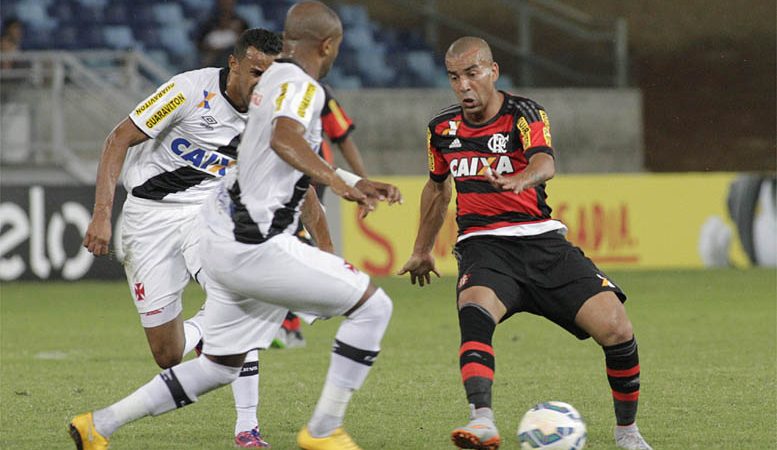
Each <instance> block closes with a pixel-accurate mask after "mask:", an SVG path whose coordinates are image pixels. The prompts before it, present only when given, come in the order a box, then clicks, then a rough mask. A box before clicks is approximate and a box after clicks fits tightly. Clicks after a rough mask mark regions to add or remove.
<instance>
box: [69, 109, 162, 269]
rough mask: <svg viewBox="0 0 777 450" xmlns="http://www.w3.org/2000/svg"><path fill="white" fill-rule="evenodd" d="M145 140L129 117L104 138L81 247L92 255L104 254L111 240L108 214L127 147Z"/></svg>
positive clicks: (109, 215)
mask: <svg viewBox="0 0 777 450" xmlns="http://www.w3.org/2000/svg"><path fill="white" fill-rule="evenodd" d="M146 140H148V136H147V135H146V134H145V133H143V132H142V131H140V129H138V127H137V126H135V124H134V123H132V121H131V120H130V119H129V118H126V119H124V120H123V121H122V122H120V123H119V124H118V125H116V127H115V128H114V129H113V131H111V134H109V135H108V137H107V138H106V139H105V143H104V144H103V150H102V154H101V155H100V164H99V167H98V169H97V183H96V186H95V194H94V210H93V211H92V221H91V222H90V223H89V227H88V228H87V229H86V235H85V236H84V241H83V245H84V247H86V248H87V249H88V250H89V252H90V253H93V254H94V255H95V256H101V255H107V254H108V247H109V243H110V241H111V211H112V209H113V199H114V196H115V195H116V183H117V182H118V181H119V176H120V175H121V169H122V167H123V166H124V159H125V157H126V156H127V151H128V150H129V148H130V147H132V146H134V145H137V144H140V143H141V142H143V141H146Z"/></svg>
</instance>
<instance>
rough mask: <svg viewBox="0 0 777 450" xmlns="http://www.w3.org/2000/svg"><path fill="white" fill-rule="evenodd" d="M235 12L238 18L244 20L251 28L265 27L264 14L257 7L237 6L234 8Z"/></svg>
mask: <svg viewBox="0 0 777 450" xmlns="http://www.w3.org/2000/svg"><path fill="white" fill-rule="evenodd" d="M235 12H237V15H238V16H240V17H242V18H243V19H245V21H246V22H248V26H249V27H251V28H256V27H264V26H265V20H264V14H263V13H262V8H260V7H259V5H237V6H235Z"/></svg>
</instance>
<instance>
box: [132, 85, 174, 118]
mask: <svg viewBox="0 0 777 450" xmlns="http://www.w3.org/2000/svg"><path fill="white" fill-rule="evenodd" d="M173 87H175V83H174V82H173V83H170V84H168V85H167V86H164V87H163V88H162V89H160V90H159V92H157V93H156V94H154V95H153V96H152V97H151V98H149V99H148V100H146V102H145V103H143V104H142V105H140V106H138V107H137V109H135V115H136V116H139V115H141V114H143V111H145V110H147V109H148V108H149V107H151V105H153V104H154V103H156V102H157V100H159V99H160V98H162V97H164V96H165V94H167V93H168V92H170V90H171V89H173Z"/></svg>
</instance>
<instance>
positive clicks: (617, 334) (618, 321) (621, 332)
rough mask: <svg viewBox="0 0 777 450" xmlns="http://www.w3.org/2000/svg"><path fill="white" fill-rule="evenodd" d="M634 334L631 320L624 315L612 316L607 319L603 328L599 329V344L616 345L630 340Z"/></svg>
mask: <svg viewBox="0 0 777 450" xmlns="http://www.w3.org/2000/svg"><path fill="white" fill-rule="evenodd" d="M633 336H634V329H633V328H632V325H631V321H630V320H629V319H627V318H625V317H623V318H613V319H612V320H610V321H608V322H607V324H606V326H605V327H604V329H603V330H600V333H599V338H598V339H597V340H598V341H599V344H601V345H604V346H610V345H618V344H621V343H623V342H627V341H629V340H631V338H632V337H633Z"/></svg>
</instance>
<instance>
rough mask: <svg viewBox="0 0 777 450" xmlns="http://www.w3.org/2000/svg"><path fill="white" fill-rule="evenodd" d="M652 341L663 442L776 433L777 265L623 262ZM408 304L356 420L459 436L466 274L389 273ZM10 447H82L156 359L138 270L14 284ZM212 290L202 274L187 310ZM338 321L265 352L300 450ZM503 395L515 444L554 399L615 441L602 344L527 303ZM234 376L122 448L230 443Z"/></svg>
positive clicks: (141, 430) (735, 442)
mask: <svg viewBox="0 0 777 450" xmlns="http://www.w3.org/2000/svg"><path fill="white" fill-rule="evenodd" d="M612 275H614V279H615V280H617V281H618V282H619V283H620V284H621V285H622V286H623V287H624V289H625V290H626V291H627V293H628V294H629V295H630V301H629V302H628V303H627V309H628V310H629V313H630V317H631V319H632V321H633V322H634V326H635V330H636V333H637V336H638V340H639V343H640V357H641V365H642V394H641V398H640V414H639V424H640V427H641V429H642V431H643V433H644V435H645V436H646V437H647V439H648V440H649V442H650V443H651V444H652V445H653V446H654V447H655V448H657V449H688V448H705V449H706V448H715V449H718V448H721V449H749V448H758V449H765V448H777V436H776V435H775V423H777V422H775V419H776V418H777V406H776V405H775V400H776V399H775V397H776V393H777V383H776V382H775V376H776V375H777V372H776V367H775V366H776V364H777V363H776V361H777V353H776V352H775V343H776V342H777V337H776V336H775V333H776V329H777V324H776V323H775V321H776V320H777V312H776V310H775V306H776V305H775V303H776V297H777V276H776V273H775V271H774V270H746V271H738V270H719V271H681V272H668V271H661V272H659V271H656V272H624V273H615V274H612ZM377 282H378V283H379V284H381V285H382V286H384V287H385V289H386V291H387V292H388V293H389V294H390V295H391V296H392V297H393V299H394V304H395V309H394V311H395V313H394V317H393V319H392V323H391V325H390V327H389V331H388V333H387V335H386V338H385V340H384V343H383V352H382V353H381V356H380V358H379V359H378V362H377V363H376V365H375V366H374V368H373V370H372V373H371V374H370V377H369V378H368V380H367V382H366V384H365V386H364V388H363V389H362V390H361V391H359V392H358V393H356V394H355V395H354V398H353V401H352V403H351V406H350V408H349V414H348V417H347V420H346V424H347V428H348V430H349V431H350V432H351V434H352V435H353V436H354V437H355V438H356V440H357V441H358V442H359V443H360V444H361V445H362V446H363V447H364V448H365V449H368V450H369V449H392V450H394V449H410V450H415V449H448V448H453V447H452V446H451V445H450V443H449V441H448V433H449V431H450V429H452V428H453V427H454V426H457V425H460V424H462V423H464V422H465V419H466V414H467V408H466V401H465V397H464V394H463V389H462V387H461V384H460V380H459V372H458V358H457V347H458V327H457V322H456V315H455V312H454V311H455V310H454V306H453V292H454V282H455V281H454V280H453V279H450V278H448V279H442V280H435V282H434V284H433V285H432V286H431V287H427V288H423V289H419V288H417V287H411V286H410V284H409V282H408V281H406V280H399V279H389V280H377ZM1 294H2V300H1V301H2V303H1V308H0V312H1V317H2V322H1V323H0V325H1V326H2V328H1V335H0V336H1V337H2V343H1V349H2V353H1V354H0V363H1V364H2V366H1V369H0V370H1V371H0V375H1V377H0V405H1V406H0V408H1V409H0V411H1V412H2V425H1V427H0V448H3V449H6V448H7V449H33V448H35V449H37V448H70V445H71V443H70V441H69V438H68V437H67V435H66V433H65V424H66V423H67V421H68V419H69V418H70V417H71V416H72V415H74V414H75V413H78V412H82V411H85V410H89V409H93V408H95V407H102V406H105V405H106V404H108V403H110V402H112V401H115V400H117V399H119V398H120V397H122V396H124V395H126V394H128V393H130V392H131V391H132V390H134V389H135V388H136V387H138V386H140V385H141V384H143V383H145V382H147V381H148V380H149V379H150V378H151V377H153V376H154V375H155V374H156V373H157V372H158V370H157V368H156V366H155V365H154V363H153V360H152V358H151V356H150V353H149V351H148V348H147V346H146V342H145V337H144V335H143V332H142V330H141V328H140V325H139V323H138V319H137V316H136V313H135V311H134V307H133V306H132V304H131V301H130V300H129V296H128V291H127V288H126V284H125V283H119V282H117V283H87V282H79V283H46V284H44V283H38V284H32V283H5V284H3V286H2V292H1ZM200 301H201V293H200V292H199V289H198V288H196V287H190V289H189V290H187V294H186V301H185V305H186V311H185V312H186V314H191V313H193V312H194V311H195V310H196V309H197V307H198V306H199V304H200ZM338 323H339V321H338V320H336V319H333V320H330V321H326V322H322V323H319V324H317V325H315V326H313V327H304V332H305V336H306V338H307V340H308V346H307V347H306V348H304V349H295V350H284V351H279V350H272V351H267V352H262V354H261V356H260V368H261V390H262V406H261V409H260V417H261V423H262V427H263V431H264V433H265V436H266V438H267V439H268V440H269V441H270V442H271V443H272V444H273V447H274V448H276V449H292V448H296V447H295V445H294V442H295V435H296V432H297V430H298V429H299V427H300V426H301V425H302V424H304V423H305V421H306V420H307V418H308V416H309V414H310V412H311V411H312V409H313V406H314V404H315V401H316V400H317V397H318V393H319V390H320V388H321V385H322V382H323V377H324V374H325V371H326V367H327V365H328V361H329V348H330V344H331V340H332V337H333V336H334V332H335V329H336V327H337V324H338ZM495 349H496V355H497V372H496V383H495V388H494V399H495V400H494V402H495V404H494V407H495V410H496V414H497V419H498V424H499V425H500V428H501V431H502V435H503V438H504V440H505V444H504V445H503V448H505V449H517V448H518V444H517V443H516V441H515V437H514V432H515V428H516V427H517V424H518V421H519V420H520V417H521V415H522V413H523V412H524V411H525V410H527V409H528V408H529V407H531V406H532V405H533V404H535V403H537V402H540V401H544V400H562V401H566V402H569V403H571V404H573V405H574V406H576V407H577V409H578V410H580V412H581V413H582V414H583V416H584V418H585V420H586V422H587V424H588V433H589V441H588V446H587V448H589V449H611V448H614V445H613V441H612V437H611V435H612V424H613V418H612V405H611V400H610V394H609V388H608V386H607V381H606V378H605V376H604V363H603V356H602V353H601V350H600V349H599V348H598V347H597V346H596V345H595V344H594V343H593V342H591V341H590V340H589V341H585V342H579V341H577V340H576V339H575V338H574V337H572V336H571V335H568V334H567V333H566V332H564V331H563V330H561V329H560V328H558V327H556V326H555V325H553V324H551V323H550V322H548V321H545V320H544V319H541V318H538V317H534V316H530V315H527V314H522V315H519V316H516V317H513V318H512V319H510V320H509V321H508V322H506V323H505V324H502V325H500V326H499V327H498V329H497V333H496V338H495ZM233 420H234V410H233V406H232V395H231V393H230V390H229V389H228V388H224V389H221V390H219V391H216V392H214V393H211V394H208V395H206V396H204V397H203V398H202V399H201V400H200V402H198V403H197V404H195V405H193V406H189V407H187V408H184V409H183V410H180V411H176V412H174V413H171V414H166V415H164V416H161V417H157V418H146V419H143V420H140V421H138V422H135V423H133V424H130V425H128V426H126V427H124V428H122V429H121V430H119V431H118V432H117V433H116V434H115V435H114V437H113V440H112V447H111V448H113V449H184V448H185V449H227V448H232V428H233Z"/></svg>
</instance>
